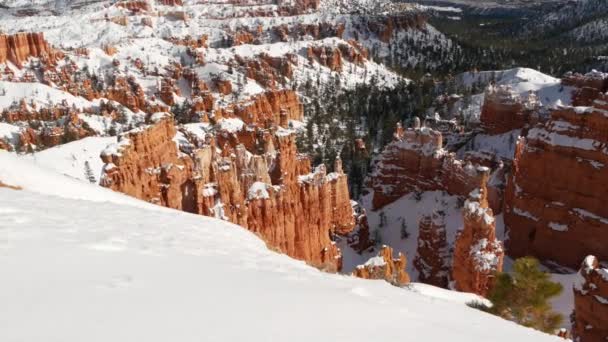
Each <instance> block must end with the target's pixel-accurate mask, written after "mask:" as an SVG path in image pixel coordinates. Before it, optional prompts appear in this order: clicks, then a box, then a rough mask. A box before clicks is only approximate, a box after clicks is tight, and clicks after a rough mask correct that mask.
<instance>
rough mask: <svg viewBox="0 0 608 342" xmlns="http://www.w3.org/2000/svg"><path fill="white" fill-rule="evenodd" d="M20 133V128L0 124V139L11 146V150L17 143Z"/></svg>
mask: <svg viewBox="0 0 608 342" xmlns="http://www.w3.org/2000/svg"><path fill="white" fill-rule="evenodd" d="M20 133H21V128H20V127H18V126H15V125H11V124H7V123H4V122H0V139H1V140H4V141H6V142H7V143H9V144H11V145H12V146H13V148H14V147H15V146H16V145H17V144H18V143H19V134H20Z"/></svg>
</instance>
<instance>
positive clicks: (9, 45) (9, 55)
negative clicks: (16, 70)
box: [0, 32, 53, 67]
mask: <svg viewBox="0 0 608 342" xmlns="http://www.w3.org/2000/svg"><path fill="white" fill-rule="evenodd" d="M52 53H53V50H52V49H51V47H50V45H49V43H47V41H46V40H44V34H43V33H34V32H19V33H15V34H13V35H7V34H0V64H3V63H6V62H7V61H9V62H11V63H13V64H14V65H16V66H17V67H21V66H22V64H23V62H25V61H26V60H27V59H28V58H29V57H42V56H43V55H46V56H50V55H52Z"/></svg>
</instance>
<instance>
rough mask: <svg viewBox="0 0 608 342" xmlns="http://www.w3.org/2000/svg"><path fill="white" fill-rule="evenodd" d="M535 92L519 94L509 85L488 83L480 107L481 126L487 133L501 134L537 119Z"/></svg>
mask: <svg viewBox="0 0 608 342" xmlns="http://www.w3.org/2000/svg"><path fill="white" fill-rule="evenodd" d="M539 106H540V101H539V100H538V98H537V96H536V94H534V93H529V94H527V95H526V96H520V95H519V94H517V93H515V92H514V91H513V90H512V89H511V88H510V87H509V86H494V85H490V86H488V88H487V89H486V91H485V97H484V103H483V106H482V108H481V116H480V120H481V126H482V127H483V129H484V131H485V132H486V133H487V134H502V133H506V132H509V131H512V130H514V129H519V128H523V127H524V126H526V125H527V124H530V123H533V122H536V121H538V118H536V117H535V116H536V110H537V109H538V108H539Z"/></svg>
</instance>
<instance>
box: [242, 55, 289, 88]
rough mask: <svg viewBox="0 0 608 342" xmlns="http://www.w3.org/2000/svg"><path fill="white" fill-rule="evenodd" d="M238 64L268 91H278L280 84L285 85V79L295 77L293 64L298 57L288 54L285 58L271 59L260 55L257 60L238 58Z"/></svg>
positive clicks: (248, 75) (249, 76)
mask: <svg viewBox="0 0 608 342" xmlns="http://www.w3.org/2000/svg"><path fill="white" fill-rule="evenodd" d="M236 60H237V62H238V63H239V64H240V65H241V66H243V67H244V68H245V75H246V76H247V77H248V78H251V79H254V80H256V81H257V82H258V83H260V84H261V85H262V86H263V87H265V88H266V89H272V90H274V89H276V88H277V86H278V84H285V79H291V78H292V77H293V67H292V63H296V62H297V57H296V56H295V55H292V54H287V55H285V56H284V57H271V56H269V55H267V54H259V55H257V56H256V57H255V58H251V59H244V58H240V57H237V58H236Z"/></svg>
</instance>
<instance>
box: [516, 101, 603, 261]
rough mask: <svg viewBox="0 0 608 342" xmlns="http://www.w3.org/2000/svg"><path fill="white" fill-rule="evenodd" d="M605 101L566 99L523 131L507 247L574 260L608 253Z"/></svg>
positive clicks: (547, 257)
mask: <svg viewBox="0 0 608 342" xmlns="http://www.w3.org/2000/svg"><path fill="white" fill-rule="evenodd" d="M607 109H608V106H606V104H605V100H604V99H599V100H598V101H596V103H595V108H590V107H566V108H560V109H558V110H554V111H553V112H552V113H551V119H550V120H549V121H548V122H546V123H545V124H543V125H538V126H537V127H535V128H533V129H531V130H530V131H529V132H528V135H527V137H526V138H525V139H520V140H519V142H518V144H517V148H516V153H515V160H514V162H513V177H512V178H511V180H510V182H509V184H508V187H507V192H506V196H505V224H506V227H507V229H508V231H509V240H508V241H507V247H508V250H509V254H510V255H512V256H514V257H520V256H525V255H534V256H536V257H538V258H540V259H542V260H553V261H556V262H558V263H560V264H562V265H567V266H570V267H576V265H577V264H578V263H579V261H580V260H581V259H582V258H584V257H585V256H586V255H587V254H589V253H592V254H595V255H597V256H598V258H600V259H608V249H607V248H606V243H608V206H606V205H605V203H604V199H605V197H606V194H608V172H607V171H606V170H608V169H607V167H608V166H607V165H608V154H607V151H608V135H607V134H606V132H608V117H606V114H605V113H606V110H607Z"/></svg>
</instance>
